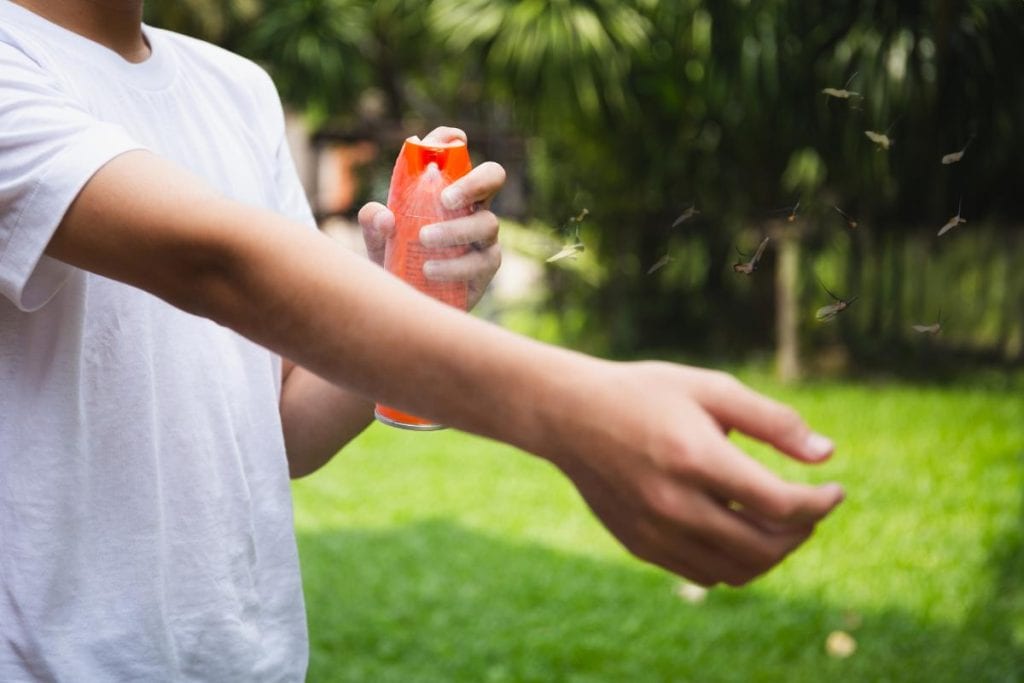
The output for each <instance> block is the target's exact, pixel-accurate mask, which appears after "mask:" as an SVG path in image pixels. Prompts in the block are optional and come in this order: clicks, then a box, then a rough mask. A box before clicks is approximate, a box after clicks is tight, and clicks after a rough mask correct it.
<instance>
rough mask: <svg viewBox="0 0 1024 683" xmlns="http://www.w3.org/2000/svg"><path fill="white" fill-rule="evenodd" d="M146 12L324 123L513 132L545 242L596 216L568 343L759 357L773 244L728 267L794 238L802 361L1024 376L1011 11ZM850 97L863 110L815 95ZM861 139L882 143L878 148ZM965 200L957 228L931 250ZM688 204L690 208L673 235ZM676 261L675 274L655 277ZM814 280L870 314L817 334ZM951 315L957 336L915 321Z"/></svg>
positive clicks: (235, 2) (353, 2)
mask: <svg viewBox="0 0 1024 683" xmlns="http://www.w3.org/2000/svg"><path fill="white" fill-rule="evenodd" d="M147 12H148V18H149V19H150V20H151V21H153V22H154V23H157V24H159V25H164V26H167V27H170V28H180V29H183V30H186V31H189V32H192V33H198V34H199V35H201V36H203V37H207V38H210V39H212V40H215V41H217V42H219V43H221V44H223V45H225V46H226V47H228V48H229V49H233V50H236V51H239V52H242V53H243V54H246V55H248V56H250V57H252V58H254V59H256V60H258V61H260V62H261V63H263V64H264V65H265V66H266V67H267V68H268V69H269V70H270V72H271V73H272V75H273V76H274V77H275V80H276V82H277V83H278V86H279V88H280V89H281V92H282V95H283V96H284V98H285V99H286V100H287V101H288V102H289V103H290V104H291V105H292V106H293V107H297V108H299V109H302V110H304V111H306V112H307V113H308V114H309V116H310V118H311V119H312V120H313V121H314V122H315V123H316V124H317V125H320V124H326V125H331V126H333V127H336V128H337V127H340V128H342V129H344V128H346V127H347V128H352V129H355V128H360V127H362V128H365V127H366V126H371V127H372V126H376V127H379V128H387V129H394V128H398V129H403V130H407V131H408V132H409V133H422V132H424V130H425V129H429V128H430V127H433V125H436V124H440V123H454V124H456V125H463V126H464V127H466V128H467V129H470V130H471V131H478V130H483V131H487V132H488V135H489V137H488V138H487V139H488V140H491V139H492V138H493V136H491V135H490V134H491V133H493V131H495V130H497V131H500V132H501V133H502V134H504V135H505V136H506V137H507V138H510V139H511V138H516V139H523V140H525V142H524V143H523V147H524V149H523V150H522V153H515V154H513V153H512V152H510V151H509V150H510V149H511V148H510V147H509V146H508V145H495V144H490V143H488V144H489V148H484V149H480V148H479V147H478V151H479V152H482V153H484V154H485V155H487V156H490V157H491V158H494V159H495V160H497V161H499V162H502V163H505V164H506V165H507V166H508V167H509V168H510V169H512V170H514V171H516V172H519V171H520V170H521V171H522V174H523V175H524V176H525V177H526V185H527V187H528V188H529V193H528V201H527V203H526V207H525V211H523V213H524V214H525V215H521V216H519V217H520V218H523V219H532V220H536V221H540V222H542V223H543V224H546V225H548V226H551V229H552V230H557V229H558V228H560V227H564V226H565V224H566V221H567V219H568V217H570V216H573V215H575V214H576V213H577V212H578V211H579V210H580V209H581V208H584V207H586V208H588V209H589V210H590V217H589V218H588V219H587V221H586V223H585V225H584V226H583V231H582V233H581V234H582V236H583V238H584V240H585V242H586V243H587V251H586V257H585V258H587V259H596V260H598V261H599V262H600V265H601V267H600V268H599V269H598V271H599V272H600V277H599V278H597V279H596V280H594V279H592V278H575V277H573V276H572V272H571V271H569V272H568V273H566V272H564V269H563V268H562V267H561V266H559V265H558V264H554V265H552V266H550V268H549V272H550V278H549V279H550V284H551V285H552V287H553V289H552V306H553V309H554V310H555V311H556V312H559V311H568V310H570V308H573V309H575V308H582V309H583V310H585V311H587V315H586V320H587V323H586V325H584V326H583V328H582V329H580V328H579V326H577V325H575V324H574V325H573V328H574V329H578V332H579V335H580V336H579V338H578V339H577V340H576V341H582V340H584V339H590V340H594V339H596V338H600V339H602V340H603V341H602V343H601V344H599V345H598V346H603V347H605V348H608V349H609V350H610V352H613V353H618V354H635V353H639V352H651V351H653V352H660V351H661V350H672V349H678V348H687V349H694V350H704V351H712V352H715V353H724V354H727V355H733V354H735V355H742V354H746V353H748V352H750V351H751V350H757V349H764V348H770V347H771V346H772V344H773V339H774V331H773V323H774V320H775V317H776V313H777V311H776V303H775V301H776V299H775V294H776V291H775V290H776V288H777V287H778V286H782V285H776V284H773V275H774V270H775V257H774V253H773V251H774V250H773V249H771V248H770V249H769V251H768V253H767V255H766V257H765V259H764V261H763V262H762V264H761V268H760V269H759V270H758V272H757V273H756V274H755V275H754V277H753V278H746V277H744V276H738V275H736V274H735V273H733V272H732V269H731V267H730V266H731V264H732V263H733V262H734V261H735V260H736V258H737V256H736V249H737V248H739V249H742V250H743V251H745V252H749V251H751V250H752V249H753V247H754V246H755V245H756V244H757V243H758V241H760V237H761V235H763V234H772V235H773V236H776V237H778V236H779V235H785V234H788V235H790V236H792V237H793V238H796V239H799V241H800V245H801V266H802V267H801V270H800V272H801V276H800V281H799V282H797V283H795V286H796V287H798V288H799V297H798V300H799V302H800V306H801V314H800V320H801V322H800V325H801V329H802V332H803V338H804V339H805V343H806V345H809V346H810V347H811V348H812V349H815V350H822V349H828V348H831V347H836V346H840V347H842V348H843V349H844V350H845V351H844V353H847V354H850V355H852V357H855V358H859V359H860V360H863V361H869V360H870V361H873V362H884V361H886V359H888V360H889V361H895V363H896V364H897V365H899V366H901V367H904V366H906V363H907V361H908V359H909V360H911V361H913V360H914V359H915V358H920V357H922V354H921V348H922V344H927V345H928V347H927V348H928V349H929V353H931V352H932V351H937V350H941V349H945V350H946V351H948V352H950V353H952V352H953V351H955V352H956V353H957V354H965V355H969V356H972V357H977V358H982V357H983V358H991V359H994V360H996V361H1002V362H1007V361H1016V362H1019V361H1021V360H1022V359H1024V277H1022V274H1021V272H1020V269H1019V268H1017V267H1016V265H1017V264H1019V263H1021V261H1022V259H1024V230H1022V225H1024V199H1022V197H1021V193H1020V192H1019V184H1020V181H1019V179H1020V178H1021V177H1024V160H1022V159H1024V156H1022V155H1021V154H1020V152H1019V150H1020V149H1022V148H1024V139H1022V138H1024V133H1022V130H1024V129H1022V127H1021V126H1020V122H1021V121H1024V79H1021V78H1019V77H1018V73H1017V72H1018V71H1019V69H1020V67H1021V66H1022V65H1024V41H1021V39H1020V37H1021V29H1022V27H1024V3H1021V2H1019V1H1018V0H912V1H909V2H908V1H901V0H874V1H870V2H849V1H831V2H825V3H816V4H815V3H811V4H808V3H801V2H796V1H795V0H764V1H762V2H750V1H749V0H709V1H704V0H674V1H672V2H667V1H662V2H659V1H657V0H550V1H546V0H422V1H420V2H413V1H411V0H382V1H379V2H370V1H369V0H297V1H296V2H287V3H280V2H269V0H220V1H215V0H187V1H186V2H180V3H170V2H155V1H153V0H151V2H149V3H147ZM844 87H845V88H847V89H848V90H850V91H853V92H855V93H856V95H855V96H851V97H850V98H848V99H841V98H835V97H830V96H828V95H826V94H824V93H823V92H822V90H823V89H824V88H836V89H842V88H844ZM866 131H876V132H879V133H885V134H887V135H888V136H889V137H890V138H891V139H892V140H893V141H894V142H893V144H892V145H891V147H890V148H889V149H888V150H882V149H880V148H879V146H878V145H876V144H874V143H872V142H871V140H869V139H868V138H867V137H866V135H865V132H866ZM476 139H478V140H479V138H476ZM965 145H967V148H966V151H965V153H964V156H963V158H962V159H961V160H960V161H959V162H958V163H954V164H943V163H941V162H940V160H941V158H942V157H943V155H946V154H949V153H952V152H956V151H958V150H962V149H964V147H965ZM520 156H522V157H523V158H524V159H525V161H524V162H523V164H522V167H521V168H520V165H519V157H520ZM389 158H390V155H384V160H383V161H382V163H383V164H384V165H387V160H388V159H389ZM961 199H962V201H963V215H964V217H965V218H967V219H968V223H966V224H965V225H962V226H959V227H958V228H957V229H956V230H955V231H953V232H951V233H950V234H949V235H946V236H944V237H943V238H941V240H940V239H938V238H937V237H936V232H937V230H938V228H939V227H940V226H942V225H943V224H944V223H945V222H946V221H947V220H948V219H949V217H950V216H952V215H953V214H954V213H955V212H956V211H957V206H958V203H959V202H960V200H961ZM797 202H799V203H800V211H799V213H798V214H797V215H795V216H794V221H793V222H792V223H790V222H788V221H787V220H786V218H787V216H788V215H790V214H791V213H792V208H793V207H794V206H795V205H796V204H797ZM693 204H695V205H696V207H697V208H698V209H699V210H700V211H701V213H700V215H699V216H697V217H696V218H695V219H693V220H691V221H687V222H686V223H684V224H682V225H679V226H675V227H673V225H672V224H673V222H674V220H675V218H676V217H677V216H678V215H679V214H680V213H681V212H682V211H683V210H684V209H685V208H686V207H688V206H690V205H693ZM787 207H788V208H787ZM837 209H841V210H842V211H843V212H845V213H846V214H847V215H848V216H849V217H851V218H855V221H856V223H857V227H856V228H852V227H850V226H851V224H850V222H849V221H848V220H847V219H845V218H844V217H843V215H842V214H841V213H840V212H839V211H837ZM787 229H789V230H788V232H787ZM968 236H969V237H968ZM666 253H668V254H672V255H674V256H675V257H676V260H675V261H674V262H673V263H672V264H671V267H666V268H664V269H662V270H659V271H658V272H657V273H655V274H652V275H648V273H647V271H648V270H649V268H650V266H651V264H653V263H654V262H656V261H657V260H658V259H659V258H660V257H662V256H664V255H665V254H666ZM819 280H821V281H823V282H826V281H827V283H828V286H829V288H830V289H832V290H833V291H836V292H839V293H841V294H845V295H851V296H852V295H857V296H858V297H859V299H858V301H857V303H856V304H855V305H854V306H852V307H851V308H850V309H849V311H848V312H846V313H844V315H843V316H841V317H840V318H839V319H838V320H837V322H836V323H835V324H832V325H830V326H827V327H821V326H817V325H815V324H814V322H813V319H812V314H813V311H814V309H815V308H816V307H817V306H820V305H822V304H824V303H828V298H827V295H825V294H824V292H823V290H822V288H821V285H820V284H819ZM786 286H793V285H786ZM823 297H824V300H823ZM940 309H941V310H942V311H943V316H944V317H945V320H946V321H947V324H946V325H945V327H946V329H947V330H948V332H949V334H948V335H946V334H945V332H944V334H943V335H942V336H940V337H939V338H938V339H937V340H935V339H928V340H922V338H921V337H920V335H916V334H915V333H914V332H913V331H912V330H911V329H910V328H911V324H912V323H923V322H932V321H933V320H934V319H935V318H936V317H937V315H938V311H939V310H940ZM925 355H926V356H927V354H925ZM947 357H952V356H950V354H949V353H948V354H947ZM926 360H927V361H928V362H929V363H930V362H932V361H933V360H934V359H933V358H932V357H931V356H927V358H926Z"/></svg>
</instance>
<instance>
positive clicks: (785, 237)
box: [775, 231, 801, 383]
mask: <svg viewBox="0 0 1024 683" xmlns="http://www.w3.org/2000/svg"><path fill="white" fill-rule="evenodd" d="M799 287H800V240H799V238H798V237H797V236H795V235H793V234H792V233H791V232H788V231H786V232H784V231H779V238H778V263H777V265H776V268H775V297H776V298H775V335H776V349H775V373H776V375H777V377H778V379H779V381H781V382H786V383H790V382H795V381H797V380H799V379H800V374H801V368H800V322H799V321H800V316H799V314H800V303H799Z"/></svg>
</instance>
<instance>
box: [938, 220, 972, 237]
mask: <svg viewBox="0 0 1024 683" xmlns="http://www.w3.org/2000/svg"><path fill="white" fill-rule="evenodd" d="M966 222H967V221H966V220H964V219H963V218H960V216H953V217H952V218H950V219H949V222H947V223H946V224H945V225H943V226H942V227H941V228H939V234H938V236H939V237H942V236H943V235H945V234H946V233H947V232H949V231H950V230H952V229H953V228H955V227H956V226H958V225H960V224H961V223H966Z"/></svg>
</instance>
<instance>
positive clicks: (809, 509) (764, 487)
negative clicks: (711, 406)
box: [694, 437, 844, 527]
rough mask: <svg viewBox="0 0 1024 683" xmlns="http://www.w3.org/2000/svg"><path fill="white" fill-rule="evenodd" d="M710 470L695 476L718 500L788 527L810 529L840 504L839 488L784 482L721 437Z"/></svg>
mask: <svg viewBox="0 0 1024 683" xmlns="http://www.w3.org/2000/svg"><path fill="white" fill-rule="evenodd" d="M709 461H710V463H711V465H712V466H708V467H705V468H703V471H702V472H699V473H694V474H696V475H697V476H700V477H701V478H703V479H704V480H705V481H706V482H707V484H708V486H710V487H711V489H712V490H713V491H714V493H715V494H716V495H718V496H721V497H722V498H724V499H725V500H729V501H735V502H736V503H738V504H739V505H740V506H742V507H743V508H746V509H748V510H750V511H751V512H753V513H754V514H755V515H759V516H761V517H763V518H766V519H768V520H771V521H773V522H778V523H782V524H784V525H786V526H789V527H794V526H801V525H810V526H813V525H814V524H816V523H817V522H818V521H820V520H821V519H822V518H823V517H825V515H827V514H828V513H829V512H831V511H832V509H833V508H835V506H836V505H838V504H839V503H840V502H842V500H843V496H844V494H843V489H842V487H841V486H839V485H838V484H825V485H823V486H808V485H805V484H795V483H793V482H789V481H786V480H784V479H782V478H780V477H779V476H778V475H776V474H775V473H774V472H772V471H771V470H769V469H768V468H766V467H765V466H764V465H762V464H761V463H759V462H757V461H756V460H754V459H752V458H750V457H749V456H748V455H747V454H746V453H744V452H743V451H741V450H740V449H739V448H738V447H736V446H735V445H734V444H733V443H731V442H730V441H729V440H728V439H725V438H724V437H722V439H721V441H720V443H719V444H718V447H717V448H716V449H715V452H714V456H713V457H712V458H709Z"/></svg>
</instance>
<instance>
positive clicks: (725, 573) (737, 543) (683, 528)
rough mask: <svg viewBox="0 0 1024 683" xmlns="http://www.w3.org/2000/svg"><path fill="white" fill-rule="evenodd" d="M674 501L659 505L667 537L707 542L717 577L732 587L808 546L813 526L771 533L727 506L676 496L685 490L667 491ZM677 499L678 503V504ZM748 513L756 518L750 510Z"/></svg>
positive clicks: (707, 499)
mask: <svg viewBox="0 0 1024 683" xmlns="http://www.w3.org/2000/svg"><path fill="white" fill-rule="evenodd" d="M663 490H664V491H667V492H668V494H667V495H668V500H664V499H663V500H661V501H660V502H659V504H658V505H657V510H658V514H659V517H660V519H659V521H658V523H657V526H658V527H659V529H660V530H661V532H662V534H663V535H664V536H665V537H667V538H673V537H679V536H680V535H681V533H685V534H687V535H689V536H691V537H693V538H695V539H697V540H699V541H700V542H701V543H703V544H704V545H705V546H706V547H707V548H709V549H711V550H710V551H709V553H708V554H709V556H710V557H716V558H717V559H716V560H715V563H714V566H715V567H716V568H717V573H716V574H715V575H716V576H718V577H719V578H720V580H722V581H725V582H726V583H729V584H730V585H739V584H740V583H745V582H746V581H749V580H750V579H752V578H753V577H755V576H758V575H760V574H763V573H764V572H766V571H768V570H769V569H770V568H772V567H774V566H775V565H776V564H778V563H779V562H780V561H782V559H784V558H785V557H786V556H787V555H788V554H789V553H790V552H792V551H793V550H794V549H795V548H797V547H798V546H799V545H800V544H801V543H803V542H804V541H805V540H806V539H807V537H808V536H809V535H810V533H811V531H812V530H813V525H801V526H799V527H795V528H794V527H789V528H787V529H786V530H785V531H781V532H769V531H767V530H766V529H765V528H763V527H762V526H760V525H758V524H753V523H751V522H750V521H749V520H748V519H747V518H746V516H745V515H744V514H743V513H741V512H739V511H736V510H733V509H731V508H730V507H729V506H728V505H727V504H726V503H725V502H723V501H720V500H715V499H714V498H713V497H710V496H708V495H705V494H702V493H697V495H694V493H695V492H693V491H690V492H689V493H688V494H687V495H686V496H685V500H684V499H683V498H682V496H679V495H673V493H672V492H678V491H680V490H679V489H663ZM673 499H677V500H676V501H673ZM746 514H748V515H749V514H750V513H749V512H747V513H746Z"/></svg>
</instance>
